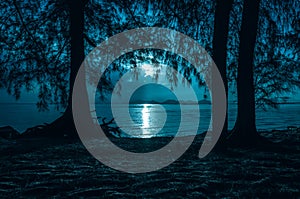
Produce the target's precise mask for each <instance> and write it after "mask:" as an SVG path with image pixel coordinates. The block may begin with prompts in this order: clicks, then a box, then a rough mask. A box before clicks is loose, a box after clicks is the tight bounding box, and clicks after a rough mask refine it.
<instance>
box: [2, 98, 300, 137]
mask: <svg viewBox="0 0 300 199" xmlns="http://www.w3.org/2000/svg"><path fill="white" fill-rule="evenodd" d="M95 107H96V118H97V117H98V120H99V122H100V123H101V121H102V118H104V117H105V118H106V121H108V120H110V119H111V118H112V117H114V118H115V119H116V124H113V125H116V126H119V127H121V129H122V134H121V136H123V137H162V136H174V135H175V134H176V133H177V132H178V131H179V129H180V130H181V131H183V132H182V133H183V134H185V135H191V134H194V133H195V132H194V131H195V125H196V133H197V134H200V133H203V132H205V131H207V130H208V129H209V128H210V124H211V105H209V104H200V105H199V107H198V108H199V111H200V117H199V120H198V113H199V112H197V111H196V110H197V109H195V105H189V104H185V105H181V106H179V105H177V104H163V105H162V104H130V105H125V104H119V105H116V106H114V107H113V108H114V110H115V114H114V115H113V113H112V111H111V109H112V108H111V106H110V104H96V106H95ZM62 112H63V110H56V108H55V105H50V106H49V111H44V112H39V111H38V110H37V107H36V105H35V104H31V103H25V104H22V103H2V104H0V127H1V126H12V127H13V128H15V129H16V130H17V131H19V132H20V133H22V132H24V131H25V130H26V129H27V128H30V127H33V126H36V125H40V124H44V123H51V122H52V121H54V120H55V119H56V118H58V117H59V116H60V115H61V114H62ZM128 113H129V114H128ZM228 114H229V115H228V124H229V126H228V128H229V129H231V128H233V126H234V123H235V120H236V115H237V106H236V104H234V103H232V104H229V107H228ZM128 115H129V117H128ZM256 126H257V129H258V130H261V131H263V130H274V129H278V130H284V129H287V127H288V126H297V127H300V104H281V105H280V106H279V108H278V109H272V108H270V109H267V110H263V109H257V110H256Z"/></svg>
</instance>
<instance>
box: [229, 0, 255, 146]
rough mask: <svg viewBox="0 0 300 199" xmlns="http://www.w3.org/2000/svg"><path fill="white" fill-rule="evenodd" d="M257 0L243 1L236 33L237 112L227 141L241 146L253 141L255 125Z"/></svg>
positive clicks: (253, 142) (251, 143) (250, 143)
mask: <svg viewBox="0 0 300 199" xmlns="http://www.w3.org/2000/svg"><path fill="white" fill-rule="evenodd" d="M259 3H260V0H245V1H244V7H243V16H242V27H241V32H240V48H239V58H238V75H237V95H238V114H237V120H236V124H235V127H234V129H233V132H232V135H231V136H230V142H231V143H232V144H238V145H242V146H246V145H253V144H257V142H258V140H260V139H259V135H258V133H257V130H256V125H255V92H254V85H253V83H254V81H253V74H254V72H253V71H254V70H253V63H254V48H255V43H256V35H257V24H258V14H259Z"/></svg>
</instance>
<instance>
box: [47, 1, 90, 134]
mask: <svg viewBox="0 0 300 199" xmlns="http://www.w3.org/2000/svg"><path fill="white" fill-rule="evenodd" d="M68 3H69V6H70V23H71V26H70V36H71V67H70V78H69V79H70V82H69V87H70V88H69V96H68V105H67V108H66V110H65V111H64V113H63V115H62V116H61V117H59V118H58V119H57V120H55V121H54V122H53V123H52V124H51V125H50V126H49V127H48V128H46V129H45V131H47V132H46V133H47V134H49V135H51V136H54V135H57V134H59V135H63V134H62V132H61V131H63V132H64V133H65V134H68V135H70V136H74V135H77V134H76V129H75V125H74V121H73V115H72V92H73V87H74V82H75V79H76V75H77V72H78V70H79V68H80V66H81V63H82V62H83V60H84V6H85V2H84V1H82V0H72V1H69V2H68Z"/></svg>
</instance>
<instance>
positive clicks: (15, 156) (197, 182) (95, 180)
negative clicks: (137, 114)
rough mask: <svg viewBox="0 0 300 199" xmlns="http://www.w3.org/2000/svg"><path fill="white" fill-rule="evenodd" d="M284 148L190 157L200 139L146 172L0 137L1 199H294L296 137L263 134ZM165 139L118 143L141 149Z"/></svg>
mask: <svg viewBox="0 0 300 199" xmlns="http://www.w3.org/2000/svg"><path fill="white" fill-rule="evenodd" d="M264 136H266V137H269V138H270V139H271V140H273V141H282V140H283V144H281V146H284V147H285V148H286V149H288V150H281V149H279V148H278V149H271V150H270V149H255V148H251V149H229V150H228V151H227V152H224V153H211V154H210V155H209V156H208V157H206V158H204V159H199V158H197V152H198V150H199V147H200V144H201V143H200V141H199V142H198V141H196V143H195V144H193V145H192V148H191V150H190V151H188V152H187V153H186V154H185V155H184V157H182V158H180V159H179V160H177V161H176V162H175V163H173V164H171V165H170V166H168V167H166V168H164V169H161V170H159V171H156V172H151V173H146V174H127V173H123V172H119V171H115V170H113V169H110V168H108V167H106V166H105V165H103V164H101V163H100V162H98V161H97V160H96V159H94V158H93V157H92V156H91V155H90V154H89V153H88V152H87V151H86V149H85V148H84V147H83V145H82V144H81V143H80V142H75V143H74V142H73V143H72V142H69V143H68V142H67V141H66V140H63V139H62V140H51V139H45V138H44V139H41V138H39V139H38V138H35V139H33V138H32V139H28V138H27V139H23V140H17V141H7V140H3V139H2V140H0V142H1V143H0V144H1V147H0V149H1V150H0V155H1V156H0V198H20V197H28V198H36V197H38V198H44V197H57V198H65V197H75V198H77V197H82V196H84V197H95V198H102V197H104V198H105V197H115V198H135V197H138V198H180V197H181V198H182V197H183V198H205V197H213V198H214V197H218V198H219V197H227V198H245V197H246V198H256V197H260V198H284V197H286V198H297V197H298V198H299V197H300V145H299V144H300V132H297V131H294V132H292V131H289V132H278V131H274V132H265V133H264ZM145 142H147V144H148V145H149V143H150V144H151V145H153V146H155V145H157V146H159V145H161V144H162V143H164V142H166V140H165V138H159V139H157V138H155V139H149V140H147V141H141V140H128V139H124V140H122V141H121V143H120V144H121V145H131V146H134V147H135V148H137V149H138V148H143V147H144V146H145Z"/></svg>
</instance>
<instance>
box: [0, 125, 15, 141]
mask: <svg viewBox="0 0 300 199" xmlns="http://www.w3.org/2000/svg"><path fill="white" fill-rule="evenodd" d="M19 136H20V133H19V132H18V131H17V130H15V129H14V128H13V127H11V126H3V127H0V137H1V138H4V139H15V138H17V137H19Z"/></svg>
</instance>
